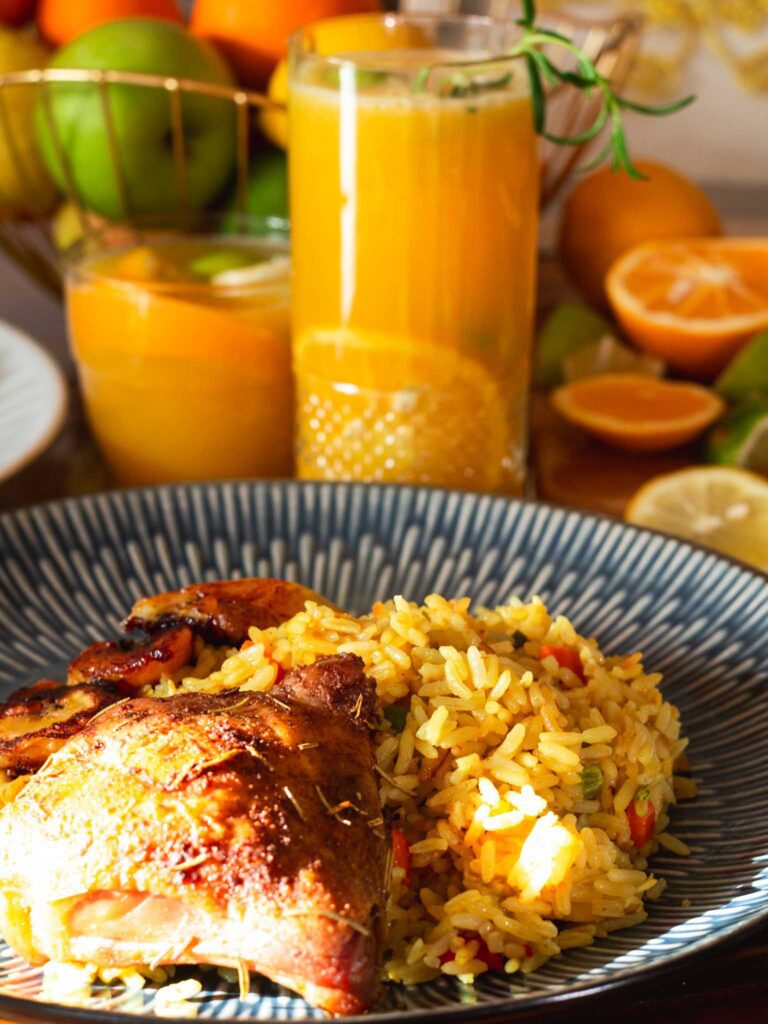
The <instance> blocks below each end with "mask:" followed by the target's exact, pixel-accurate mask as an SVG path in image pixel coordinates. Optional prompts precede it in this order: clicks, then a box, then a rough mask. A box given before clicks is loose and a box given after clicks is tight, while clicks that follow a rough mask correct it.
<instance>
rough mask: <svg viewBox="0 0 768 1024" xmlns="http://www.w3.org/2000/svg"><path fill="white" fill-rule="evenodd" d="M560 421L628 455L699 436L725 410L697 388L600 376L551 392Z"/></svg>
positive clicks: (641, 378) (636, 377) (719, 401)
mask: <svg viewBox="0 0 768 1024" xmlns="http://www.w3.org/2000/svg"><path fill="white" fill-rule="evenodd" d="M551 401H552V404H553V405H554V407H555V409H557V411H558V412H559V413H560V415H561V416H563V417H565V419H567V420H568V421H569V422H571V423H574V424H575V425H576V426H578V427H581V428H582V430H585V431H587V433H589V434H593V435H594V436H595V437H597V438H599V439H600V440H601V441H605V442H606V443H607V444H612V445H615V446H616V447H618V448H624V449H626V450H628V451H637V452H651V451H664V450H665V449H668V448H676V447H678V446H680V445H683V444H687V442H688V441H692V440H693V438H695V437H698V435H699V434H701V433H703V431H705V430H706V429H707V427H710V426H712V424H713V423H714V422H715V420H717V419H718V418H719V417H720V416H721V415H722V414H723V412H724V411H725V403H724V402H723V400H722V399H721V398H720V397H719V396H718V395H716V394H715V393H714V392H713V391H709V390H708V389H707V388H703V387H701V386H700V385H698V384H688V383H683V382H677V381H667V380H657V379H655V378H653V377H649V376H645V375H641V374H636V373H623V374H618V373H617V374H604V375H600V376H596V377H590V378H587V379H582V380H579V381H575V382H574V383H572V384H566V385H564V386H563V387H560V388H557V389H556V390H555V391H553V392H552V395H551Z"/></svg>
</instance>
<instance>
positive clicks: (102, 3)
mask: <svg viewBox="0 0 768 1024" xmlns="http://www.w3.org/2000/svg"><path fill="white" fill-rule="evenodd" d="M118 18H163V19H165V20H166V21H176V22H181V21H182V20H183V19H182V17H181V13H180V11H179V8H178V7H177V5H176V2H175V0H77V3H73V2H72V0H40V3H39V4H38V8H37V19H36V20H37V30H38V32H39V33H40V35H41V36H42V37H43V39H46V40H47V41H48V42H49V43H51V45H53V46H63V45H64V44H65V43H68V42H69V41H70V40H71V39H75V38H76V37H77V36H79V35H82V33H83V32H87V31H88V29H89V28H95V26H96V25H102V24H103V23H104V22H106V21H116V20H117V19H118ZM126 45H130V40H126Z"/></svg>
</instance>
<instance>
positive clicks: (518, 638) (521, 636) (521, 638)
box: [512, 629, 528, 650]
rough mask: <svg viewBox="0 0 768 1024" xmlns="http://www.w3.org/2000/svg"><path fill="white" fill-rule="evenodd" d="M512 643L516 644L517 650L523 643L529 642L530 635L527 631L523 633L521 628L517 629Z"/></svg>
mask: <svg viewBox="0 0 768 1024" xmlns="http://www.w3.org/2000/svg"><path fill="white" fill-rule="evenodd" d="M512 643H513V644H514V645H515V650H519V649H520V648H521V647H522V646H523V644H527V643H528V637H527V636H526V635H525V633H521V632H520V630H519V629H516V630H515V632H514V633H513V634H512Z"/></svg>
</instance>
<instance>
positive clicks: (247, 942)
mask: <svg viewBox="0 0 768 1024" xmlns="http://www.w3.org/2000/svg"><path fill="white" fill-rule="evenodd" d="M374 708H375V689H374V684H373V683H372V682H371V681H370V680H369V679H367V678H366V677H365V676H364V675H363V671H362V662H361V661H360V659H358V658H356V657H354V656H353V655H336V656H333V657H328V658H323V659H320V660H318V662H317V663H316V664H315V665H313V666H311V667H308V668H301V669H294V670H293V671H291V672H289V673H288V674H287V675H286V676H285V678H284V680H283V681H282V683H281V684H280V685H279V686H277V687H275V688H274V689H273V690H272V691H271V692H270V693H266V694H262V693H252V692H250V693H242V692H228V693H225V694H218V695H210V694H203V693H190V694H183V695H179V696H175V697H170V698H165V699H157V698H147V697H139V698H134V699H130V700H127V701H124V702H122V703H120V704H117V705H115V706H114V707H111V708H109V709H107V710H106V711H104V712H103V713H102V714H101V715H99V716H98V718H96V719H94V720H93V721H92V722H91V723H90V724H88V725H87V726H86V727H85V729H84V730H83V731H82V732H81V733H80V734H79V735H77V736H74V737H72V738H71V739H70V740H69V741H68V742H67V743H66V744H65V745H64V747H63V748H62V749H61V750H60V751H59V752H58V753H57V754H55V755H54V756H53V757H52V758H51V760H50V761H49V762H48V764H47V765H46V766H44V767H43V769H42V770H41V771H40V772H39V773H38V774H37V775H36V776H35V777H34V778H32V779H31V780H30V781H29V782H28V783H27V785H26V787H25V789H24V790H23V791H22V792H21V793H20V794H19V795H18V796H17V797H16V799H15V800H14V802H13V803H11V804H9V805H8V806H6V807H5V808H4V809H3V810H2V811H0V932H1V933H2V935H3V936H4V938H5V939H6V941H7V942H8V944H9V945H10V946H12V947H13V948H14V949H15V950H16V951H17V952H18V953H19V954H20V955H21V956H23V957H24V958H25V959H27V960H28V961H30V962H31V963H37V964H40V963H43V962H45V961H46V960H47V959H52V960H59V961H77V962H89V963H95V964H98V965H100V966H108V967H109V966H113V967H116V966H127V965H136V964H141V963H154V964H173V963H177V964H178V963H213V964H218V965H226V966H242V965H245V966H246V967H247V968H248V969H249V970H254V971H258V972H260V973H262V974H264V975H266V976H267V977H269V978H271V979H273V980H274V981H277V982H279V983H281V984H284V985H287V986H288V987H289V988H292V989H294V990H296V991H297V992H299V993H301V994H302V995H304V996H305V997H306V998H307V999H308V1000H309V1001H310V1002H311V1003H313V1004H315V1005H316V1006H319V1007H322V1008H323V1009H326V1010H328V1011H329V1012H331V1013H334V1014H352V1013H359V1012H361V1011H363V1010H365V1009H367V1008H369V1007H370V1006H371V1005H372V1003H373V1002H374V1000H375V998H376V994H377V990H378V984H379V983H378V975H379V961H380V955H381V945H382V932H383V922H384V887H385V872H386V863H387V858H388V839H387V835H386V832H385V830H384V828H383V822H382V817H381V806H380V802H379V795H378V787H377V783H376V777H375V774H374V761H373V746H372V733H371V724H370V723H371V721H372V719H373V717H374Z"/></svg>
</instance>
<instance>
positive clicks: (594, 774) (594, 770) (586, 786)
mask: <svg viewBox="0 0 768 1024" xmlns="http://www.w3.org/2000/svg"><path fill="white" fill-rule="evenodd" d="M602 788H603V773H602V771H601V770H600V768H599V767H598V766H597V765H596V764H588V765H587V767H586V768H585V769H584V771H583V772H582V773H581V791H582V793H583V794H584V799H585V800H594V799H595V797H597V796H599V795H600V791H601V790H602Z"/></svg>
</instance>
